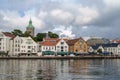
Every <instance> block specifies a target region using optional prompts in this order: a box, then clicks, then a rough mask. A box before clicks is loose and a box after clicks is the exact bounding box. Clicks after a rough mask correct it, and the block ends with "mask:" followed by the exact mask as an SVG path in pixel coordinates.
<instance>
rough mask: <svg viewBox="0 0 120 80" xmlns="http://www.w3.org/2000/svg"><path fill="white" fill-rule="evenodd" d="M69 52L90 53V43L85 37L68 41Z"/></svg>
mask: <svg viewBox="0 0 120 80" xmlns="http://www.w3.org/2000/svg"><path fill="white" fill-rule="evenodd" d="M67 43H68V45H69V52H75V53H88V44H87V42H86V41H85V40H84V39H83V38H77V39H72V40H68V41H67Z"/></svg>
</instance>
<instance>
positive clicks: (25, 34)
mask: <svg viewBox="0 0 120 80" xmlns="http://www.w3.org/2000/svg"><path fill="white" fill-rule="evenodd" d="M22 36H23V37H29V36H31V35H30V32H27V31H25V32H24V34H23V35H22Z"/></svg>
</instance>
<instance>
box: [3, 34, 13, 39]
mask: <svg viewBox="0 0 120 80" xmlns="http://www.w3.org/2000/svg"><path fill="white" fill-rule="evenodd" d="M2 33H3V34H4V35H5V36H8V37H11V39H13V38H15V35H13V34H11V33H7V32H2Z"/></svg>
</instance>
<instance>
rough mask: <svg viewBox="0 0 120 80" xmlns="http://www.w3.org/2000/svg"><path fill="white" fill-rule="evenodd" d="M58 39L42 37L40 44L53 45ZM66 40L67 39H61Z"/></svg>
mask: <svg viewBox="0 0 120 80" xmlns="http://www.w3.org/2000/svg"><path fill="white" fill-rule="evenodd" d="M60 40H62V39H59V38H44V40H43V42H40V45H44V46H55V45H56V44H57V43H58V42H59V41H60ZM63 40H65V41H67V39H63Z"/></svg>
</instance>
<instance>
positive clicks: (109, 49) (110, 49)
mask: <svg viewBox="0 0 120 80" xmlns="http://www.w3.org/2000/svg"><path fill="white" fill-rule="evenodd" d="M104 49H105V51H106V52H110V53H113V54H114V55H120V44H119V45H118V46H116V47H105V48H104Z"/></svg>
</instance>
